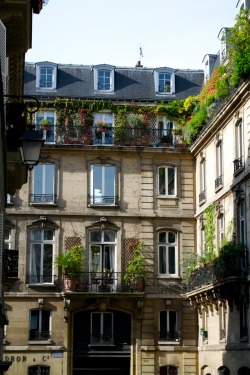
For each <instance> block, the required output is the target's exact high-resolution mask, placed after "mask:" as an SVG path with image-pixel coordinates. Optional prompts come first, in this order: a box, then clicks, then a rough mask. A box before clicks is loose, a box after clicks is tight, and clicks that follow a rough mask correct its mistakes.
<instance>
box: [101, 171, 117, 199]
mask: <svg viewBox="0 0 250 375" xmlns="http://www.w3.org/2000/svg"><path fill="white" fill-rule="evenodd" d="M104 195H105V196H109V197H114V196H115V167H113V166H111V165H110V166H105V186H104Z"/></svg>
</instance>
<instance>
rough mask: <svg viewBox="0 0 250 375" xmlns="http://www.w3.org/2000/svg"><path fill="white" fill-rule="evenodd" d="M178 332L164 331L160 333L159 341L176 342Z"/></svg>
mask: <svg viewBox="0 0 250 375" xmlns="http://www.w3.org/2000/svg"><path fill="white" fill-rule="evenodd" d="M179 338H180V337H179V332H175V331H166V332H160V340H164V341H177V340H179Z"/></svg>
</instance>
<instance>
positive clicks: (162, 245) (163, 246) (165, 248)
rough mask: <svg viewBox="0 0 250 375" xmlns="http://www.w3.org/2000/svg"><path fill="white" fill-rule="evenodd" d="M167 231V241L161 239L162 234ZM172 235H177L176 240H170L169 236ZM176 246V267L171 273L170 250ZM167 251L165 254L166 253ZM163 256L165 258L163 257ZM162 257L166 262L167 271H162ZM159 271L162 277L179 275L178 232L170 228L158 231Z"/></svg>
mask: <svg viewBox="0 0 250 375" xmlns="http://www.w3.org/2000/svg"><path fill="white" fill-rule="evenodd" d="M162 233H165V238H166V242H161V241H160V235H161V234H162ZM171 235H174V236H175V241H174V242H169V237H170V236H171ZM171 248H174V268H175V272H174V273H171V270H169V268H170V262H169V257H170V255H171V253H170V250H171ZM164 253H165V254H164ZM163 257H164V258H165V259H163ZM161 258H162V260H163V262H165V272H161V267H162V266H161V264H160V263H161ZM158 273H159V276H161V277H178V275H179V269H178V233H177V232H175V231H169V230H162V231H160V232H158Z"/></svg>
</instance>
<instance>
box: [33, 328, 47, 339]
mask: <svg viewBox="0 0 250 375" xmlns="http://www.w3.org/2000/svg"><path fill="white" fill-rule="evenodd" d="M50 339H51V332H50V331H38V330H35V329H31V330H30V331H29V340H32V341H47V340H50Z"/></svg>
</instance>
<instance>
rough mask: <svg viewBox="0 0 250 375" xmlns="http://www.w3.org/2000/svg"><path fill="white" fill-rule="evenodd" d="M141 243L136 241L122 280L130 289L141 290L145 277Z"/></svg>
mask: <svg viewBox="0 0 250 375" xmlns="http://www.w3.org/2000/svg"><path fill="white" fill-rule="evenodd" d="M142 246H143V244H142V243H138V244H137V245H136V247H135V249H134V251H133V258H132V259H131V260H130V261H129V262H128V265H127V268H126V271H125V275H124V282H125V284H126V285H127V286H129V288H130V290H132V291H133V290H137V291H142V290H143V283H144V279H145V267H144V258H143V256H142Z"/></svg>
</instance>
